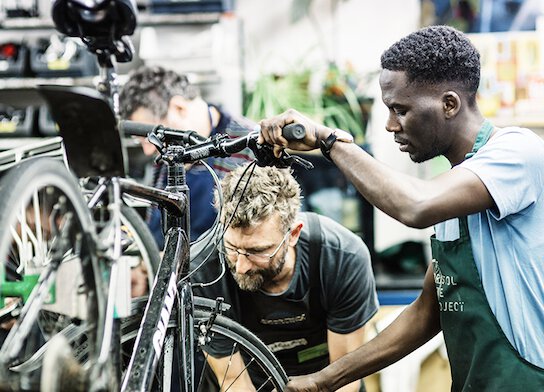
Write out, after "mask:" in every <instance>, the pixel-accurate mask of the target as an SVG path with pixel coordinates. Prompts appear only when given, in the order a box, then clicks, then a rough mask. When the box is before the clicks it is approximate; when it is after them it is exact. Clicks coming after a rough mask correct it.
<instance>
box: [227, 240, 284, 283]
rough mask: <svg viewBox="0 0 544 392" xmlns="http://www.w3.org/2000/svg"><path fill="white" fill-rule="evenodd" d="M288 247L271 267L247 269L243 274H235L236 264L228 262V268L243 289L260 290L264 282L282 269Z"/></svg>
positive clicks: (270, 279) (271, 278) (268, 280)
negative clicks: (254, 269)
mask: <svg viewBox="0 0 544 392" xmlns="http://www.w3.org/2000/svg"><path fill="white" fill-rule="evenodd" d="M288 249H289V247H286V248H285V251H284V252H283V254H282V256H281V258H280V259H279V260H280V261H279V262H278V264H277V265H276V266H275V267H272V266H270V267H272V268H262V269H259V270H256V271H248V272H247V273H245V274H237V273H236V264H235V265H230V263H229V269H230V272H231V274H232V276H233V278H234V280H235V281H236V283H237V284H238V287H240V289H242V290H244V291H253V292H254V291H258V290H260V289H261V288H262V287H263V286H264V284H265V283H268V282H271V281H272V280H273V279H274V278H275V277H276V276H278V275H279V273H280V272H281V270H282V269H283V266H284V265H285V261H286V256H287V250H288Z"/></svg>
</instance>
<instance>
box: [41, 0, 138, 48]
mask: <svg viewBox="0 0 544 392" xmlns="http://www.w3.org/2000/svg"><path fill="white" fill-rule="evenodd" d="M51 14H52V18H53V22H54V23H55V27H56V29H57V30H58V31H59V32H61V33H63V34H66V35H67V36H69V37H80V38H83V37H93V38H98V37H102V38H103V37H108V38H111V39H112V40H120V39H121V37H123V36H126V35H132V33H133V32H134V29H135V28H136V15H137V8H136V4H135V3H134V0H54V1H53V5H52V9H51Z"/></svg>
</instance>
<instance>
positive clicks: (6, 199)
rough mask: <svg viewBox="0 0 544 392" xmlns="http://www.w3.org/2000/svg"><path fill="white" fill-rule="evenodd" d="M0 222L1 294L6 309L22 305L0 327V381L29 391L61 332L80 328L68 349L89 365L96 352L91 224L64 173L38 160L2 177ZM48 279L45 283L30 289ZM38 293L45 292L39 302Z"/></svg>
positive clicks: (96, 309)
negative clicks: (3, 333)
mask: <svg viewBox="0 0 544 392" xmlns="http://www.w3.org/2000/svg"><path fill="white" fill-rule="evenodd" d="M0 222H2V225H1V227H0V263H1V265H0V269H1V273H2V275H3V276H1V277H0V278H1V281H2V283H1V286H0V292H1V294H2V298H3V299H4V300H6V302H13V301H23V298H24V302H25V304H24V307H23V309H22V311H21V316H20V317H18V319H13V320H11V321H10V322H9V323H7V324H4V325H3V329H4V331H9V334H8V336H7V338H6V339H5V340H3V341H2V342H0V344H1V345H2V347H1V351H0V358H2V369H0V371H1V373H0V377H1V378H2V380H0V381H1V382H3V383H4V384H6V383H9V384H10V387H11V388H13V389H14V390H18V389H20V388H21V385H20V384H21V383H24V384H25V385H24V389H31V390H34V389H36V387H38V388H39V383H40V369H41V364H42V359H43V355H44V352H45V351H46V349H47V342H48V341H50V340H51V339H52V338H53V337H54V336H55V335H57V334H58V333H59V332H60V331H61V330H62V329H63V328H65V327H66V326H68V325H71V324H76V325H78V327H79V328H80V331H81V333H80V334H79V336H78V338H77V339H75V340H74V341H73V346H72V347H73V348H74V349H75V350H77V352H78V357H80V358H84V359H85V361H88V360H89V359H90V358H92V357H93V355H94V353H95V352H96V350H97V347H96V346H97V341H99V340H98V336H97V335H98V334H97V324H96V323H97V322H98V320H99V306H100V303H101V299H100V298H101V297H97V295H99V293H100V292H101V290H97V287H96V286H95V282H96V281H98V276H97V274H98V271H97V268H96V260H95V258H94V257H95V256H94V255H95V252H94V242H93V240H92V235H91V234H90V233H91V230H92V228H93V223H92V221H91V217H90V215H89V213H88V210H87V208H86V204H85V202H84V200H83V197H82V195H81V194H80V192H79V188H78V186H77V183H76V182H75V180H74V179H73V178H72V177H71V174H70V173H69V172H68V171H67V170H66V168H65V166H64V165H63V164H62V163H61V162H58V161H55V160H50V159H43V158H42V159H31V160H29V161H25V162H23V163H22V164H20V165H18V166H16V167H14V168H13V169H11V170H10V171H9V172H8V173H7V174H6V175H5V176H4V177H3V178H2V180H1V182H0ZM47 274H49V276H50V279H48V280H47V281H44V283H43V284H40V283H38V284H36V283H35V280H36V279H37V277H38V276H40V279H42V278H43V277H44V276H46V275H47ZM27 281H30V282H34V283H32V284H30V286H29V287H30V288H29V287H26V288H25V287H24V286H23V284H22V283H23V282H27ZM38 287H41V288H42V289H44V291H43V292H44V293H46V295H44V300H43V301H42V300H40V297H39V296H38V295H37V292H38ZM16 292H19V293H16ZM21 292H24V294H21ZM29 294H30V296H29V297H28V298H26V297H27V296H28V295H29ZM21 295H22V297H23V298H21ZM28 326H32V327H28Z"/></svg>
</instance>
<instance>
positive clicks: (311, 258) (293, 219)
mask: <svg viewBox="0 0 544 392" xmlns="http://www.w3.org/2000/svg"><path fill="white" fill-rule="evenodd" d="M245 169H246V167H244V166H242V167H239V168H237V169H236V170H234V171H232V172H230V173H229V174H227V175H226V176H225V178H224V179H223V180H222V190H223V198H224V202H223V205H222V206H221V207H222V209H221V212H220V214H221V215H220V216H221V222H222V223H223V226H224V227H223V230H222V231H221V233H222V234H223V233H224V234H223V236H222V237H221V238H216V241H215V244H216V249H210V245H209V244H207V245H196V246H194V247H193V249H191V254H193V255H196V257H195V258H194V259H193V260H192V268H193V269H197V267H198V266H200V264H201V263H202V262H203V260H204V259H205V258H207V257H208V256H209V255H210V253H211V254H212V256H211V257H209V259H208V260H207V261H205V262H204V264H202V266H201V267H200V268H198V269H197V271H196V273H195V274H194V275H193V278H192V279H193V280H192V281H193V287H194V291H195V294H196V295H200V296H203V297H208V298H213V299H215V298H217V297H224V298H225V302H227V303H229V304H230V305H231V308H230V310H229V311H228V312H227V313H226V315H227V316H229V317H230V318H232V319H234V320H236V321H238V322H239V323H240V324H242V325H243V326H245V327H246V328H248V329H249V330H250V331H252V332H253V333H255V334H256V335H257V336H258V337H259V338H260V339H261V340H263V341H264V342H265V343H266V344H267V345H268V347H269V348H270V349H271V351H272V352H274V354H275V355H276V356H277V357H278V359H279V361H280V362H281V364H282V366H283V367H284V369H285V370H286V372H287V374H288V375H289V376H293V375H303V374H309V373H312V372H315V371H317V370H320V369H322V368H324V367H325V366H327V364H329V363H330V362H333V361H335V360H336V359H338V358H340V357H341V356H343V355H345V354H347V353H348V352H350V351H353V350H355V349H356V348H358V347H359V346H360V345H361V344H362V343H363V340H364V328H363V327H364V325H365V323H366V322H367V321H368V320H369V319H370V318H371V317H372V316H373V315H374V314H375V313H376V311H377V309H378V303H377V295H376V289H375V282H374V275H373V273H372V266H371V261H370V254H369V251H368V248H367V247H366V245H365V244H364V242H363V241H362V240H361V238H360V237H358V236H357V235H355V234H354V233H352V232H351V231H349V230H348V229H346V228H345V227H343V226H342V225H340V224H339V223H337V222H335V221H333V220H331V219H329V218H327V217H324V216H319V215H317V214H315V213H308V212H300V187H299V184H298V183H297V181H296V180H295V178H294V177H293V176H292V174H291V172H290V171H289V170H288V169H277V168H273V167H262V168H261V167H257V166H255V167H252V168H249V170H245ZM210 283H211V284H210ZM207 350H208V351H207V353H206V354H207V355H208V356H207V360H208V363H209V365H210V368H211V369H213V371H214V372H215V374H217V375H221V378H222V376H223V375H224V374H226V373H228V372H230V371H232V370H234V369H236V368H243V366H244V364H243V359H242V358H238V361H239V363H235V362H233V361H231V360H230V352H226V353H222V352H221V350H220V349H219V348H208V349H207ZM227 354H228V355H229V357H227V358H222V357H223V356H225V355H227ZM229 360H230V363H229ZM232 373H233V374H236V375H237V374H238V373H236V372H234V371H233V372H232ZM250 373H251V372H250ZM249 376H250V377H245V378H244V377H240V378H238V379H237V380H236V384H234V386H235V387H237V388H236V390H246V391H247V390H252V389H253V388H252V385H244V383H251V379H253V380H254V383H255V385H261V384H260V383H259V384H257V382H256V381H255V379H256V378H258V375H257V374H250V375H249ZM233 381H234V380H233ZM225 385H230V382H229V381H226V382H225ZM209 388H210V390H212V389H213V388H212V387H209ZM345 388H346V389H345V391H361V390H364V384H363V382H362V380H357V381H355V382H353V383H351V384H350V385H347V386H346V387H345ZM343 390H344V389H343Z"/></svg>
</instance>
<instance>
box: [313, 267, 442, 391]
mask: <svg viewBox="0 0 544 392" xmlns="http://www.w3.org/2000/svg"><path fill="white" fill-rule="evenodd" d="M439 331H440V312H439V309H438V300H437V298H436V290H435V287H434V279H433V270H432V266H429V267H428V268H427V272H426V274H425V280H424V283H423V291H422V293H421V295H420V296H419V297H418V298H417V299H416V300H415V301H414V302H413V303H412V304H411V305H410V306H408V307H407V308H406V309H405V310H404V311H403V312H402V313H401V314H400V315H399V317H397V318H396V319H395V321H393V322H392V323H391V324H390V325H389V326H388V327H387V328H386V329H384V330H383V331H382V332H381V333H380V334H379V335H378V336H376V337H375V338H374V339H372V340H371V341H370V342H368V343H366V344H365V345H363V346H361V347H360V348H358V349H357V350H355V351H353V352H351V353H349V354H346V355H345V356H343V357H341V358H340V359H338V360H337V361H335V362H333V363H331V364H330V365H329V366H327V367H326V368H325V369H323V370H321V371H320V372H318V373H315V374H314V375H313V376H314V377H313V378H314V380H316V382H317V383H318V385H320V386H321V387H323V389H324V390H337V389H338V388H340V387H342V386H343V385H347V384H349V383H350V382H353V381H355V380H358V379H361V378H363V377H366V376H368V375H370V374H373V373H375V372H377V371H379V370H381V369H383V368H384V367H386V366H389V365H390V364H392V363H394V362H396V361H398V360H399V359H401V358H403V357H404V356H406V355H408V354H409V353H411V352H412V351H414V350H415V349H416V348H418V347H420V346H421V345H422V344H424V343H425V342H427V341H428V340H429V339H431V338H432V337H433V336H435V335H436V334H437V333H438V332H439Z"/></svg>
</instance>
